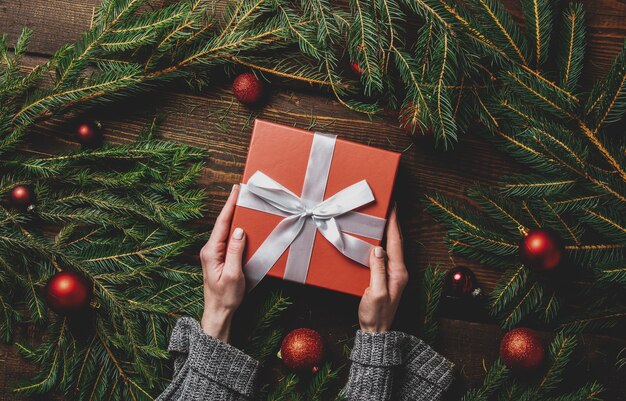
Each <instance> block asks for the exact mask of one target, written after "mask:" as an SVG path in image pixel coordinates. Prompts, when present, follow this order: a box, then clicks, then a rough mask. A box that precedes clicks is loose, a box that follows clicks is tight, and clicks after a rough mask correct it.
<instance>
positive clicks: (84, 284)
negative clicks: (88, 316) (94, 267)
mask: <svg viewBox="0 0 626 401" xmlns="http://www.w3.org/2000/svg"><path fill="white" fill-rule="evenodd" d="M92 296H93V290H92V285H91V283H90V282H89V280H88V279H87V278H86V277H85V276H83V275H82V274H80V273H76V272H71V271H62V272H59V273H56V274H55V275H54V276H52V277H51V278H50V280H48V283H47V284H46V304H47V305H48V307H49V308H50V309H52V310H53V311H55V312H56V313H58V314H59V315H71V314H74V313H78V312H82V311H85V310H86V309H87V308H88V307H89V304H90V303H91V299H92Z"/></svg>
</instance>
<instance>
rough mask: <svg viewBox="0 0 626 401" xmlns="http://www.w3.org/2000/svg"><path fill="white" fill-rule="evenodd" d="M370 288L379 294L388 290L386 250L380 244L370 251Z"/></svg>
mask: <svg viewBox="0 0 626 401" xmlns="http://www.w3.org/2000/svg"><path fill="white" fill-rule="evenodd" d="M370 288H371V289H372V291H373V292H375V293H377V294H383V293H386V292H387V268H386V266H385V250H384V249H383V248H381V247H380V246H377V247H375V248H374V249H372V251H371V252H370Z"/></svg>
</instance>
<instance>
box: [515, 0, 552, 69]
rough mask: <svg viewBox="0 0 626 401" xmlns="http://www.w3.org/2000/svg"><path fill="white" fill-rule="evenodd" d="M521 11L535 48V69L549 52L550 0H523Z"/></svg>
mask: <svg viewBox="0 0 626 401" xmlns="http://www.w3.org/2000/svg"><path fill="white" fill-rule="evenodd" d="M522 11H523V13H524V18H525V19H526V26H527V29H528V31H529V32H530V35H529V36H530V38H531V42H532V44H533V46H534V48H535V51H534V59H535V64H536V66H537V69H539V67H541V66H542V65H543V64H545V62H546V60H547V59H548V55H549V54H550V39H551V38H552V13H553V9H552V2H550V1H549V0H523V1H522Z"/></svg>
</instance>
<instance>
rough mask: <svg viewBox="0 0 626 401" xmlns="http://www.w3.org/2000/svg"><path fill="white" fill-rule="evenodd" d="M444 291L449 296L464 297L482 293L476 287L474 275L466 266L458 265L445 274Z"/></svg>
mask: <svg viewBox="0 0 626 401" xmlns="http://www.w3.org/2000/svg"><path fill="white" fill-rule="evenodd" d="M445 293H446V295H447V296H449V297H453V298H464V297H468V296H473V297H476V296H478V295H480V294H481V293H482V290H481V289H480V288H478V284H477V280H476V275H475V274H474V272H473V271H471V270H470V269H468V268H467V267H463V266H459V267H455V268H454V269H451V270H449V271H448V273H447V274H446V281H445Z"/></svg>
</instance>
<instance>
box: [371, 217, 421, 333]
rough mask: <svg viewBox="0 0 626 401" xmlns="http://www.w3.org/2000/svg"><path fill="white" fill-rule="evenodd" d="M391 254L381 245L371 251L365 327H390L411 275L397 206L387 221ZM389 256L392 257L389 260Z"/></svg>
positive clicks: (378, 329)
mask: <svg viewBox="0 0 626 401" xmlns="http://www.w3.org/2000/svg"><path fill="white" fill-rule="evenodd" d="M386 235H387V251H388V253H387V256H388V258H386V257H385V256H386V255H385V250H384V249H383V248H381V247H376V248H374V249H372V252H371V253H370V286H369V287H367V289H366V290H365V293H364V294H363V298H361V303H360V304H359V324H360V325H361V331H364V332H368V333H382V332H385V331H389V329H390V328H391V324H392V323H393V319H394V317H395V315H396V311H397V309H398V304H399V303H400V298H401V297H402V292H403V291H404V287H406V284H407V282H408V279H409V274H408V272H407V270H406V266H405V265H404V255H403V251H402V234H401V233H400V227H399V225H398V216H397V214H396V210H395V209H394V210H393V211H392V212H391V214H390V216H389V222H388V224H387V233H386ZM386 259H388V260H386Z"/></svg>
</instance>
